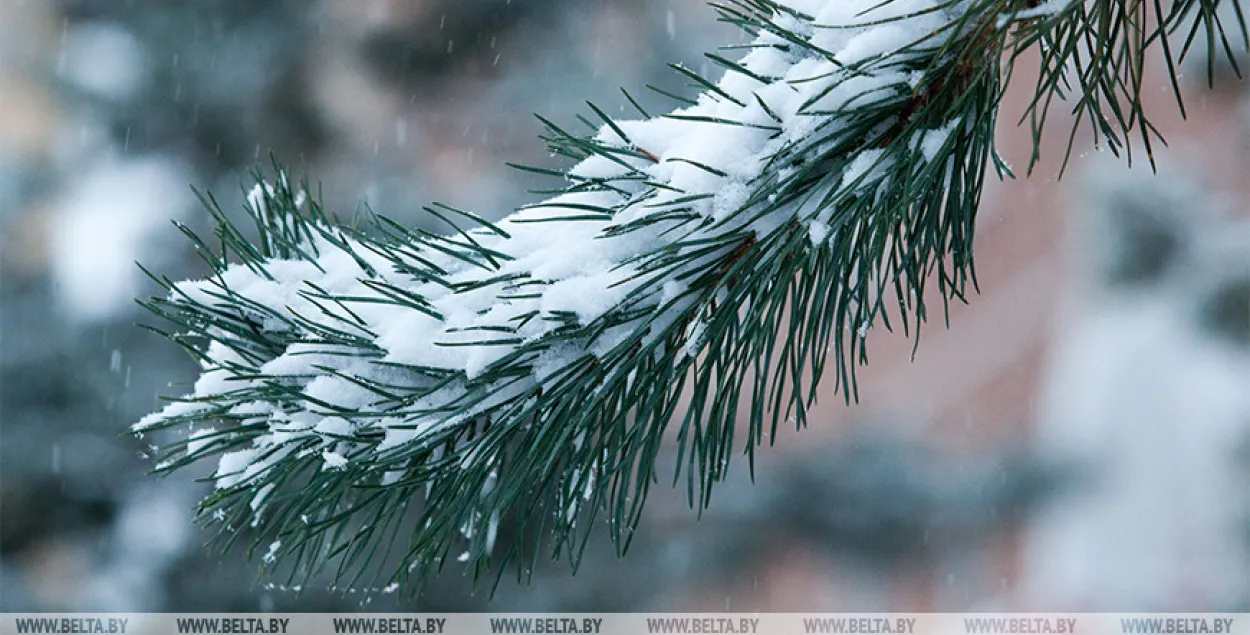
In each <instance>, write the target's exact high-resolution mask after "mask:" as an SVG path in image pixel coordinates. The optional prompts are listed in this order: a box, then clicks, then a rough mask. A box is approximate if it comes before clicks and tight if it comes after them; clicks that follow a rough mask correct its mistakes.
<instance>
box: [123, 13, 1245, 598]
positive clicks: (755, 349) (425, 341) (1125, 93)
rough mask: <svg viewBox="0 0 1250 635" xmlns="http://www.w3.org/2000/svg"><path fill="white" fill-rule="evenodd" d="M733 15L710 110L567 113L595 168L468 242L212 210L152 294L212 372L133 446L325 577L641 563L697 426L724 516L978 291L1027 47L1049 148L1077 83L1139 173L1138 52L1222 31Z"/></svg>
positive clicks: (310, 206)
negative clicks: (158, 435) (182, 274)
mask: <svg viewBox="0 0 1250 635" xmlns="http://www.w3.org/2000/svg"><path fill="white" fill-rule="evenodd" d="M1230 1H1232V0H1230ZM715 6H716V8H717V10H718V11H719V13H720V16H721V19H722V20H724V21H726V22H728V23H730V24H734V25H737V26H739V27H741V28H743V29H744V30H746V31H747V32H749V33H750V34H752V35H753V36H754V38H755V39H754V42H753V43H752V44H751V45H750V46H748V47H745V48H746V49H747V51H748V52H747V53H746V54H745V56H743V57H742V58H741V59H736V60H735V59H730V57H729V56H728V54H726V55H721V54H710V55H709V59H710V60H711V61H713V62H714V63H715V64H716V65H717V66H719V67H721V68H724V69H725V74H724V77H723V78H722V79H721V80H719V81H717V82H712V81H710V80H706V79H704V78H702V77H700V76H698V75H696V74H694V73H692V72H690V71H688V70H686V69H683V68H680V67H678V68H677V71H678V73H679V74H680V76H681V77H682V79H684V80H687V81H690V82H693V84H692V86H693V87H695V88H696V89H698V90H700V91H702V92H701V93H700V94H699V95H698V97H697V99H693V100H692V99H687V98H685V97H681V96H677V95H671V96H672V97H673V98H674V99H675V100H676V101H677V102H678V104H679V106H680V107H679V108H678V109H677V110H675V111H673V112H672V113H670V114H668V115H664V116H660V117H651V116H650V115H648V114H647V113H646V111H644V110H643V109H642V107H641V106H640V105H639V104H638V102H637V101H636V100H634V98H633V97H632V96H630V95H629V94H628V93H626V98H627V99H628V100H629V102H630V103H631V104H632V105H633V106H634V107H635V108H636V109H637V110H638V111H639V112H640V113H641V114H642V116H643V117H644V118H645V119H643V120H640V121H624V120H614V119H612V118H610V117H609V116H607V115H606V114H605V113H604V111H603V110H601V109H600V108H598V107H596V106H594V105H590V111H591V114H590V115H589V116H588V119H587V120H588V121H594V122H596V123H595V124H594V125H595V126H599V130H598V132H597V134H595V135H594V136H591V137H584V136H579V135H576V134H573V133H570V132H568V131H566V130H565V129H564V128H562V127H561V126H559V125H557V124H556V123H553V122H550V121H547V120H545V119H544V120H542V122H543V124H544V126H545V128H546V132H545V134H544V136H543V138H544V139H545V140H546V142H547V143H548V144H549V146H550V148H551V150H552V152H553V153H555V154H558V155H560V156H562V157H566V158H568V159H570V160H572V161H573V162H574V163H575V164H574V165H573V167H571V168H570V169H568V170H567V171H565V172H560V171H556V170H550V169H546V168H525V169H528V170H531V171H534V172H538V173H541V174H549V175H553V176H559V177H561V178H563V182H562V187H561V189H560V190H559V191H558V192H557V193H556V194H555V195H554V196H553V197H551V198H549V199H547V200H545V201H542V202H540V203H537V204H534V205H529V206H525V207H523V208H521V209H519V210H517V211H516V212H515V213H513V214H512V215H511V216H509V217H507V218H506V219H504V220H502V221H500V222H498V223H490V222H487V221H486V220H484V219H482V218H481V217H479V216H477V215H475V214H472V213H470V212H466V211H463V210H459V209H456V208H453V207H450V206H446V205H432V206H430V207H428V208H427V209H426V211H427V212H428V213H429V214H431V216H432V217H434V218H437V219H438V220H439V221H441V222H443V223H444V224H446V226H447V227H448V230H449V233H448V234H446V235H435V234H432V233H429V232H425V231H422V230H417V229H410V228H407V227H404V226H402V225H400V224H398V223H395V222H393V221H391V220H388V219H386V218H384V217H380V216H372V217H370V218H368V219H367V222H364V223H362V224H360V225H351V226H349V225H347V224H344V223H341V222H339V221H338V220H337V219H335V218H334V217H332V216H331V215H329V214H327V213H326V212H325V211H324V210H323V209H322V208H321V206H320V205H319V204H318V203H317V202H316V201H314V200H311V199H309V197H308V196H307V194H306V192H307V191H308V189H309V188H308V186H307V184H303V185H301V186H298V187H293V186H292V185H291V184H290V182H289V180H288V178H287V176H286V173H285V172H283V171H281V169H280V168H276V182H274V183H272V184H267V183H266V182H265V181H264V179H263V178H261V175H259V174H258V175H257V178H258V183H259V185H258V186H257V188H256V189H255V190H253V191H252V193H251V195H250V196H249V203H248V206H247V210H246V211H247V216H248V218H249V219H250V222H251V224H252V225H254V227H248V228H243V227H238V226H236V225H234V224H233V223H231V222H230V221H229V220H228V219H227V218H226V215H225V214H224V213H222V212H221V210H220V209H219V207H218V206H217V204H216V202H215V201H213V200H212V198H211V197H210V196H204V197H202V198H203V199H204V202H205V204H206V206H207V207H208V208H209V209H210V211H211V212H212V213H213V215H214V217H215V219H216V221H217V228H216V231H215V237H214V238H213V239H212V240H211V241H209V240H203V239H201V238H199V237H197V236H195V235H194V234H193V233H192V232H191V231H190V230H187V229H186V228H181V229H182V230H183V231H184V232H185V233H186V234H187V235H188V236H189V237H190V238H191V240H192V241H193V242H194V244H195V245H196V247H197V249H198V251H199V253H200V254H201V255H202V256H203V257H204V258H205V260H206V262H207V263H208V264H209V266H210V268H211V270H212V274H211V275H210V276H209V277H207V278H205V279H204V280H200V281H191V282H181V283H174V282H172V281H170V280H168V279H165V278H160V277H156V276H153V278H154V280H156V281H157V282H158V283H159V284H161V285H162V286H163V287H164V289H165V291H166V295H165V296H163V297H158V298H152V299H150V300H149V301H148V302H146V303H145V304H146V306H147V307H148V308H149V309H150V310H151V311H152V312H153V313H155V314H156V315H157V316H159V317H160V318H161V319H162V320H164V321H165V322H167V323H168V325H169V327H167V328H170V329H171V330H170V331H169V332H167V333H163V334H165V335H166V336H167V337H169V338H170V339H172V340H174V341H175V342H177V343H179V344H181V345H182V346H184V347H185V348H186V349H187V350H188V351H189V352H190V353H191V354H192V355H193V356H194V357H195V358H196V359H197V360H198V361H199V362H200V364H201V365H202V373H201V376H200V379H199V380H198V381H197V383H196V384H195V387H194V390H193V392H192V393H191V394H190V395H188V396H186V397H183V398H180V399H176V400H174V401H173V402H172V403H171V404H170V405H169V406H168V407H166V408H165V409H164V410H163V411H161V412H159V413H157V414H154V415H151V416H149V417H147V418H145V419H144V420H143V421H142V422H140V423H139V424H138V425H137V426H136V430H137V431H138V432H140V433H149V432H154V431H160V430H177V431H180V434H185V437H182V440H179V441H174V442H171V443H168V444H167V445H166V446H165V447H164V450H163V456H162V458H161V462H160V463H159V464H158V465H157V471H158V472H168V471H172V470H175V469H179V468H181V467H183V466H186V465H188V464H192V463H199V462H202V461H208V460H216V461H217V469H216V472H215V474H214V476H213V480H214V481H215V484H216V490H215V492H214V493H213V494H212V495H211V496H210V497H209V498H208V499H207V500H205V501H204V503H203V505H202V508H201V512H202V515H203V518H204V519H205V520H208V521H219V522H221V523H222V524H223V525H224V527H226V528H228V529H233V528H238V527H241V526H244V525H252V526H254V527H256V528H257V531H256V538H255V546H259V547H264V548H266V549H267V552H266V554H265V559H266V562H275V561H281V562H286V563H290V564H291V565H292V567H293V568H294V569H295V570H296V572H297V574H298V575H316V574H319V573H320V572H322V571H326V570H332V571H333V572H334V574H335V575H336V578H341V579H351V580H354V579H355V576H359V575H361V574H362V573H363V572H365V571H369V570H371V569H372V570H374V571H381V572H382V575H384V576H385V577H387V578H388V581H394V582H399V583H401V584H406V585H407V586H408V587H409V588H415V587H416V584H415V583H417V582H419V581H420V580H421V579H422V578H423V576H425V575H426V574H428V573H429V572H432V571H434V570H436V569H439V568H441V567H442V566H443V565H444V564H445V563H446V561H447V559H448V558H449V557H455V556H457V555H458V554H460V555H459V558H458V559H460V560H464V561H467V562H468V563H469V566H471V567H473V568H474V570H475V571H476V572H478V573H481V572H485V571H487V570H489V569H495V570H498V571H502V570H503V566H502V565H504V564H506V563H509V562H514V563H517V564H518V565H519V567H518V571H519V572H523V571H524V570H525V565H526V564H527V563H529V562H530V561H532V559H533V558H535V557H537V556H538V555H539V554H540V553H542V552H545V551H548V550H552V551H554V553H555V554H556V555H557V556H560V555H567V556H569V557H570V559H571V560H572V561H573V562H574V563H576V562H577V559H578V557H579V554H580V552H581V549H582V548H583V547H584V545H585V539H586V536H587V534H588V532H589V531H590V528H591V526H592V524H593V523H594V522H600V521H604V520H606V521H607V523H608V524H609V527H610V528H611V533H612V538H613V540H614V541H615V542H616V544H617V546H618V548H619V549H621V550H623V549H624V548H626V547H627V546H628V544H629V540H630V537H631V535H632V531H633V528H634V527H635V526H636V524H637V522H638V520H639V516H640V513H641V510H642V507H643V504H644V501H645V500H646V495H647V491H648V488H649V487H650V486H651V484H652V483H653V482H656V481H657V480H658V478H659V477H660V476H661V475H662V472H664V473H665V474H666V472H667V469H666V468H667V467H668V466H661V465H657V463H656V457H657V452H658V449H659V447H660V444H661V442H662V439H663V438H664V434H665V431H666V430H667V429H668V428H669V427H670V426H673V427H675V428H676V440H677V443H678V457H679V458H678V464H677V465H676V466H675V467H676V470H675V471H674V473H673V478H674V483H676V482H679V481H680V475H681V473H682V471H683V470H684V473H685V475H686V484H687V488H688V492H689V496H690V500H691V503H692V504H694V505H698V506H705V505H707V504H708V503H709V501H710V497H711V494H712V488H713V485H714V484H715V483H716V482H718V481H720V480H721V479H723V478H724V477H725V475H726V470H727V468H728V466H729V462H730V458H731V456H732V455H733V454H734V453H735V452H736V451H744V452H745V453H746V455H747V458H748V460H751V459H752V457H753V453H754V451H755V450H756V448H758V447H760V446H762V445H763V444H764V443H765V441H766V440H771V439H773V438H775V436H776V433H777V430H778V428H779V427H780V426H781V424H782V422H789V423H787V425H791V424H793V425H796V426H797V427H800V428H801V427H803V425H804V423H805V420H806V414H807V411H808V409H809V408H810V407H811V405H812V404H813V402H814V401H815V399H816V396H817V394H818V392H817V389H818V385H819V382H820V380H821V378H822V377H824V376H826V375H829V374H831V375H832V376H833V382H832V383H833V388H834V389H836V390H840V391H842V394H843V395H844V397H845V398H846V399H847V401H850V400H852V399H854V397H855V393H856V380H855V368H856V365H857V364H860V363H863V362H865V361H866V360H867V350H866V348H865V343H864V335H865V333H866V332H867V330H868V329H870V328H871V327H873V326H874V325H875V324H876V323H878V321H879V322H880V323H881V324H882V326H884V327H886V328H894V327H901V328H902V329H903V330H904V331H905V332H907V333H909V334H911V333H913V332H914V333H918V331H919V329H920V325H921V323H923V322H924V321H925V320H926V318H927V317H928V310H927V307H926V305H925V303H924V298H925V292H926V285H928V284H930V282H931V281H934V282H936V284H937V285H938V288H939V292H940V296H941V297H942V300H943V309H945V308H946V304H947V303H948V302H949V301H950V300H963V298H964V296H965V295H966V293H967V291H968V289H969V287H970V285H971V286H974V278H973V259H972V244H973V234H974V229H975V219H976V212H977V206H978V202H979V199H980V194H981V190H982V187H983V184H984V179H985V176H986V173H987V171H988V169H989V168H990V167H991V166H993V167H994V168H995V169H996V170H997V171H998V173H999V174H1000V175H1002V174H1007V173H1009V172H1008V170H1007V168H1006V166H1005V165H1003V163H1002V162H1001V161H1000V160H999V159H998V157H997V156H996V155H995V153H994V149H993V133H994V126H995V119H996V115H997V107H998V103H999V100H1000V98H1001V96H1002V93H1003V90H1004V87H1005V79H1004V78H1006V77H1009V76H1010V64H1011V63H1012V62H1013V61H1014V60H1017V59H1019V54H1020V52H1022V51H1023V50H1025V49H1026V48H1029V47H1031V46H1033V45H1038V44H1040V45H1044V50H1045V53H1044V55H1043V62H1042V66H1043V71H1044V72H1043V74H1042V79H1041V80H1039V83H1038V99H1037V100H1036V101H1035V102H1034V104H1033V107H1032V108H1031V110H1030V113H1031V114H1032V115H1033V117H1034V129H1035V132H1036V133H1037V134H1039V135H1040V133H1041V129H1042V124H1043V122H1044V120H1045V113H1046V112H1047V109H1048V108H1049V107H1050V105H1051V104H1052V100H1053V98H1054V97H1056V96H1059V97H1062V95H1063V93H1064V92H1065V91H1069V90H1070V91H1071V92H1073V93H1074V94H1075V95H1076V96H1077V97H1078V102H1077V106H1076V107H1077V111H1078V113H1087V115H1086V116H1087V118H1092V120H1093V121H1095V122H1097V131H1098V132H1099V133H1100V134H1101V135H1102V136H1103V137H1104V138H1105V139H1107V143H1108V144H1109V145H1110V146H1111V147H1112V148H1113V149H1118V148H1119V147H1121V146H1122V145H1123V143H1124V141H1123V139H1124V137H1125V135H1126V134H1127V133H1128V132H1129V131H1130V130H1133V129H1139V130H1142V131H1144V132H1143V134H1146V139H1147V141H1149V138H1150V134H1154V133H1155V132H1156V131H1154V129H1153V127H1152V126H1150V125H1149V124H1148V123H1147V121H1146V119H1145V117H1144V114H1142V109H1141V99H1140V90H1141V81H1140V77H1141V69H1142V68H1143V65H1144V62H1143V60H1144V57H1140V56H1144V55H1145V53H1146V50H1147V49H1149V48H1151V47H1153V46H1154V45H1156V44H1159V45H1161V46H1162V45H1164V44H1165V43H1166V42H1167V39H1166V37H1164V35H1163V34H1164V32H1165V31H1166V32H1171V31H1175V30H1177V29H1178V28H1180V26H1181V25H1182V24H1183V23H1184V21H1185V20H1186V19H1193V20H1195V24H1202V23H1205V24H1210V16H1212V15H1214V13H1213V11H1214V1H1213V0H1180V1H1178V2H1177V3H1175V4H1174V5H1172V6H1173V8H1172V10H1171V12H1170V13H1166V14H1165V13H1164V12H1163V11H1162V10H1161V9H1159V5H1157V4H1156V5H1154V7H1155V9H1156V14H1155V15H1164V16H1166V17H1165V19H1164V20H1163V21H1162V26H1160V27H1159V28H1158V29H1157V30H1153V31H1152V30H1150V29H1147V28H1146V27H1145V26H1143V24H1144V22H1142V21H1141V20H1140V19H1138V18H1140V17H1141V16H1143V15H1144V14H1145V12H1146V11H1147V9H1148V7H1147V6H1146V5H1145V4H1143V3H1141V2H1109V1H1102V2H1098V1H1095V2H1091V3H1086V4H1081V3H1079V2H1077V3H1066V4H1065V3H1063V2H1061V1H1060V0H1054V1H1052V2H1050V3H1045V4H1039V3H1037V2H1034V1H1033V0H1028V1H1027V2H1025V3H1023V4H1020V3H1017V2H1015V1H1014V0H976V1H968V0H952V1H933V0H892V1H887V2H884V3H877V2H875V1H873V0H855V1H851V0H836V1H826V0H786V1H785V2H781V1H776V0H726V1H725V2H723V3H721V4H718V5H715ZM1239 15H1240V14H1239ZM1192 16H1196V17H1192ZM1094 20H1096V21H1097V23H1096V24H1095V23H1094V22H1093V21H1094ZM1204 21H1205V22H1204ZM1223 28H1224V26H1219V29H1218V30H1217V31H1210V29H1211V27H1209V26H1208V30H1209V31H1210V32H1211V33H1216V32H1218V33H1219V34H1222V33H1223V30H1222V29H1223ZM1243 34H1244V28H1243ZM1094 38H1099V39H1094ZM1184 48H1188V44H1186V46H1185V47H1184ZM1164 51H1165V53H1167V57H1168V59H1169V60H1171V49H1168V48H1164ZM1008 54H1009V55H1008ZM1126 55H1129V56H1130V57H1128V58H1126V57H1125V56H1126ZM1131 56H1137V57H1136V58H1134V57H1131ZM1133 59H1136V61H1132V60H1133ZM1004 60H1006V61H1005V62H1004ZM1068 66H1074V67H1075V68H1076V70H1077V72H1076V73H1063V72H1060V69H1063V68H1065V67H1068ZM1173 68H1174V65H1173V64H1172V63H1171V62H1169V69H1173ZM1073 81H1074V82H1075V86H1071V87H1070V86H1069V85H1068V82H1073ZM660 90H661V92H664V93H665V94H671V93H670V92H669V91H664V90H663V89H660ZM253 230H254V232H255V234H256V235H257V236H258V238H257V239H256V240H250V239H248V238H247V237H246V236H247V234H248V233H249V232H251V231H253ZM825 389H826V390H827V389H828V387H826V388H825ZM741 403H745V404H749V406H750V408H749V413H750V414H749V418H748V420H747V421H745V422H739V421H738V420H737V419H738V415H737V413H738V406H739V404H741ZM739 423H745V427H744V428H739V427H738V424H739ZM743 430H745V436H746V438H745V439H743V438H740V437H738V436H736V435H738V434H740V433H742V431H743ZM165 436H168V434H166V435H165ZM414 519H415V521H414ZM501 522H507V523H509V525H510V526H511V527H514V528H515V531H514V532H510V534H511V535H510V537H509V539H508V540H502V541H501V539H499V538H498V536H499V534H498V527H499V525H500V523H501ZM234 535H236V534H233V533H231V532H230V531H227V532H226V536H227V539H232V537H233V536H234ZM496 543H499V544H496ZM396 562H399V563H401V564H399V565H396V564H395V563H396ZM375 565H380V566H375Z"/></svg>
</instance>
